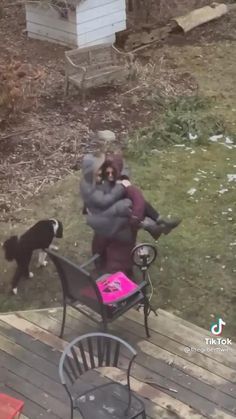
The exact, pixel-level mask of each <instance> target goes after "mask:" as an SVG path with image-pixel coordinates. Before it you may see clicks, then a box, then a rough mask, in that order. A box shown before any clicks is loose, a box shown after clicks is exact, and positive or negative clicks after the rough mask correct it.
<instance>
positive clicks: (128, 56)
mask: <svg viewBox="0 0 236 419" xmlns="http://www.w3.org/2000/svg"><path fill="white" fill-rule="evenodd" d="M112 49H113V50H114V51H115V52H116V53H117V55H120V56H121V57H123V58H124V59H127V60H128V61H130V63H133V62H134V54H132V52H123V51H120V50H119V49H117V48H116V47H115V45H114V44H113V45H112Z"/></svg>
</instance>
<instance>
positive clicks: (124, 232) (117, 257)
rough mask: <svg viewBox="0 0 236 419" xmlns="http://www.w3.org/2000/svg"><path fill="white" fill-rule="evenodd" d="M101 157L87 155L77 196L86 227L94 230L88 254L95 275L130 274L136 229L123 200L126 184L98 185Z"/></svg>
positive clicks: (100, 183)
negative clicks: (80, 198) (90, 256)
mask: <svg viewBox="0 0 236 419" xmlns="http://www.w3.org/2000/svg"><path fill="white" fill-rule="evenodd" d="M104 162H105V155H104V154H102V155H99V156H93V155H91V154H87V155H86V156H85V157H84V159H83V162H82V179H81V183H80V194H81V197H82V199H83V202H84V211H83V213H84V214H86V221H87V224H88V225H89V226H90V227H91V228H92V229H93V230H94V237H93V241H92V254H93V255H94V254H96V253H98V254H99V255H100V258H99V260H98V261H97V262H95V266H96V268H97V270H98V272H99V273H103V272H107V273H108V272H110V273H112V272H116V271H117V270H122V271H123V272H125V273H127V274H130V272H131V271H132V260H131V251H132V249H133V247H134V245H135V243H136V237H137V229H136V228H135V227H134V226H133V225H132V222H131V218H132V202H131V200H130V199H127V198H125V196H126V190H125V188H126V187H127V186H128V184H127V181H126V180H124V181H122V182H120V183H119V182H117V184H116V185H114V187H113V188H112V189H111V188H110V185H109V183H107V184H106V182H102V178H101V173H102V170H101V169H102V165H103V163H104Z"/></svg>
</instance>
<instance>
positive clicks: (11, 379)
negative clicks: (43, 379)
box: [5, 370, 70, 419]
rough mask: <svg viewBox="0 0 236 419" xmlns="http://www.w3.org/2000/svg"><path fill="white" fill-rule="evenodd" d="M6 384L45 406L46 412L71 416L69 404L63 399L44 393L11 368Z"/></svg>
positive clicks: (59, 416) (59, 415)
mask: <svg viewBox="0 0 236 419" xmlns="http://www.w3.org/2000/svg"><path fill="white" fill-rule="evenodd" d="M5 385H6V386H7V387H9V388H11V389H12V390H14V391H17V392H20V394H22V395H23V396H24V397H26V398H27V399H29V400H31V401H32V402H34V403H35V404H37V405H39V406H41V407H43V408H44V410H45V411H46V413H51V414H52V415H53V416H54V417H56V418H61V419H65V418H66V417H68V416H69V412H70V410H69V405H67V406H66V405H65V404H64V403H62V402H61V401H59V400H57V399H56V398H54V397H52V396H50V395H49V394H48V393H44V392H43V391H42V390H41V389H39V388H38V387H36V386H35V385H33V384H32V383H29V382H28V381H25V380H22V379H21V377H19V376H18V375H16V374H14V373H12V372H11V371H9V370H8V371H7V376H6V382H5Z"/></svg>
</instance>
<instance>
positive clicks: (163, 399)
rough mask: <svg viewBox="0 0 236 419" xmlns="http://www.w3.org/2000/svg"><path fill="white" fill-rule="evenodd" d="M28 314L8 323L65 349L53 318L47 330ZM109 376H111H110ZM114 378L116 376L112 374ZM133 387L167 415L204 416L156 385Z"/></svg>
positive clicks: (226, 418) (134, 381)
mask: <svg viewBox="0 0 236 419" xmlns="http://www.w3.org/2000/svg"><path fill="white" fill-rule="evenodd" d="M27 316H28V314H26V313H24V318H23V317H22V318H21V317H18V316H14V315H10V316H8V318H7V316H6V320H7V321H8V323H10V322H12V323H13V324H14V326H15V327H18V328H20V330H22V331H25V332H26V333H28V334H31V336H33V337H35V338H38V336H40V339H41V341H42V342H45V343H47V344H49V345H51V346H53V347H54V348H57V349H58V350H60V351H61V350H63V347H64V345H66V342H63V345H62V340H60V339H59V338H58V337H56V336H54V335H52V334H50V333H49V332H48V331H47V329H50V327H51V328H52V319H51V320H50V321H49V322H48V323H47V324H45V322H44V326H45V330H42V329H41V327H38V326H36V324H32V323H31V322H29V321H28V320H25V318H26V317H27ZM29 317H31V320H32V316H29ZM35 321H36V318H35V316H34V322H35ZM108 378H111V377H109V376H108ZM112 378H115V376H112ZM116 378H117V380H118V378H119V377H116ZM132 388H133V390H134V391H136V392H137V393H138V394H139V395H141V396H142V397H144V398H145V399H148V400H150V401H152V402H154V404H156V406H154V407H153V409H155V410H158V411H159V409H160V407H161V408H162V409H166V412H165V415H168V411H171V412H172V415H173V414H175V415H176V414H177V413H178V415H179V416H180V417H181V418H190V417H193V418H195V419H200V418H201V419H202V418H203V416H202V415H201V414H199V413H197V411H196V410H194V409H192V408H191V407H190V406H188V405H186V404H184V403H182V402H181V401H179V400H177V399H175V398H174V397H172V396H170V395H168V394H166V393H164V392H162V391H160V390H157V389H155V388H154V387H152V386H150V385H146V384H143V382H141V381H139V380H137V379H135V378H132ZM150 416H152V415H150ZM155 417H158V415H157V416H154V418H155ZM172 417H173V416H172ZM223 418H224V419H229V418H232V416H230V415H223V416H222V419H223Z"/></svg>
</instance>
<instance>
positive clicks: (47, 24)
mask: <svg viewBox="0 0 236 419" xmlns="http://www.w3.org/2000/svg"><path fill="white" fill-rule="evenodd" d="M26 28H27V32H28V36H29V37H30V38H35V39H41V40H45V41H49V42H55V43H58V44H62V45H71V46H77V26H76V18H75V13H70V14H69V16H68V19H63V18H61V17H60V15H59V13H58V12H57V11H56V10H55V9H54V8H52V7H48V6H42V4H41V5H36V4H32V3H31V4H30V3H28V4H26Z"/></svg>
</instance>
